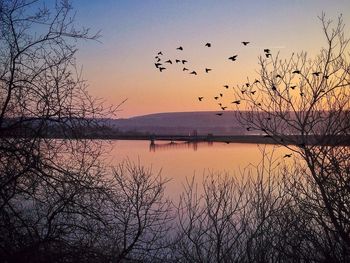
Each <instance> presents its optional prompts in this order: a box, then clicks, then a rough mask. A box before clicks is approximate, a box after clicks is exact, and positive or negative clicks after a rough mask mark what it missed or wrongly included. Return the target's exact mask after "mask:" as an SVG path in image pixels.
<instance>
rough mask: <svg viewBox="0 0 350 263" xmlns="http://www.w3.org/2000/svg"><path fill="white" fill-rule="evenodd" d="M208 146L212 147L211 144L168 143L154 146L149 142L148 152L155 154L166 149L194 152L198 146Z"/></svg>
mask: <svg viewBox="0 0 350 263" xmlns="http://www.w3.org/2000/svg"><path fill="white" fill-rule="evenodd" d="M199 144H201V145H208V146H212V145H213V142H196V141H194V142H173V141H171V142H169V143H161V144H156V143H155V142H154V141H151V143H150V145H149V150H150V152H155V151H156V150H168V149H184V148H188V149H193V150H194V151H197V149H198V145H199Z"/></svg>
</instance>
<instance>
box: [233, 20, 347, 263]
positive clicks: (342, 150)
mask: <svg viewBox="0 0 350 263" xmlns="http://www.w3.org/2000/svg"><path fill="white" fill-rule="evenodd" d="M320 20H321V22H322V27H323V32H324V35H325V37H326V44H327V45H326V47H325V48H322V49H321V50H320V52H319V54H318V55H316V56H315V57H314V58H310V57H309V56H308V54H307V53H306V52H302V53H298V54H293V55H292V56H291V57H290V58H289V59H286V60H282V59H280V58H279V54H276V55H275V54H273V53H272V55H271V56H270V57H269V58H266V57H263V56H261V57H260V58H259V65H260V68H259V71H258V74H259V79H258V81H255V82H254V84H252V85H250V87H248V88H247V92H245V93H244V94H242V93H240V92H237V94H236V95H237V96H238V97H239V99H240V100H241V101H242V102H244V103H245V105H246V107H247V109H248V112H247V113H245V114H240V121H241V122H242V123H243V124H244V125H247V126H249V127H252V128H251V129H255V130H257V131H260V132H261V133H264V134H267V135H269V136H271V137H272V139H273V140H274V141H275V142H276V143H277V144H280V145H283V146H284V147H286V148H288V149H289V150H290V151H291V152H294V153H295V156H299V157H301V159H302V162H300V163H299V164H298V165H299V166H300V167H299V168H297V167H295V169H299V170H300V171H302V173H303V182H304V183H306V184H307V186H302V185H300V184H298V186H299V187H300V192H298V198H300V202H302V203H303V205H302V206H300V207H299V209H302V210H308V211H307V214H308V216H309V217H310V218H312V221H313V222H314V223H315V224H316V225H317V226H318V227H320V228H321V229H322V232H323V234H324V235H326V236H327V237H328V243H329V246H328V247H329V248H330V250H331V249H335V250H336V251H338V252H339V253H340V254H339V255H341V256H339V258H340V259H341V258H342V260H346V259H349V255H350V207H349V205H348V204H349V203H350V187H349V186H350V183H349V182H350V173H349V160H350V149H349V135H350V121H349V120H350V115H349V106H350V100H349V96H350V62H349V38H348V37H346V36H345V30H344V23H343V20H342V17H341V16H340V17H339V18H338V21H337V22H336V23H335V27H334V28H333V27H332V25H333V23H332V21H329V20H327V19H326V17H325V15H324V14H322V16H321V17H320ZM253 90H254V91H256V93H255V94H252V93H251V91H253ZM291 175H292V174H291ZM304 212H305V213H306V211H304ZM333 256H334V254H333Z"/></svg>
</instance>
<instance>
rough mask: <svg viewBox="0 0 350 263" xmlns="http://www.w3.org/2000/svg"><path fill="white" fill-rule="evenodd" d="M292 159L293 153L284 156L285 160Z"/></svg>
mask: <svg viewBox="0 0 350 263" xmlns="http://www.w3.org/2000/svg"><path fill="white" fill-rule="evenodd" d="M290 157H292V154H291V153H289V154H287V153H286V154H285V155H284V156H283V158H290Z"/></svg>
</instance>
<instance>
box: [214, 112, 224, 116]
mask: <svg viewBox="0 0 350 263" xmlns="http://www.w3.org/2000/svg"><path fill="white" fill-rule="evenodd" d="M222 114H223V113H221V112H220V113H215V115H218V116H222Z"/></svg>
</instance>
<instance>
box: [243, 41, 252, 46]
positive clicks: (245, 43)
mask: <svg viewBox="0 0 350 263" xmlns="http://www.w3.org/2000/svg"><path fill="white" fill-rule="evenodd" d="M249 43H250V42H248V41H243V42H242V44H243V45H245V46H246V45H248V44H249Z"/></svg>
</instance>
